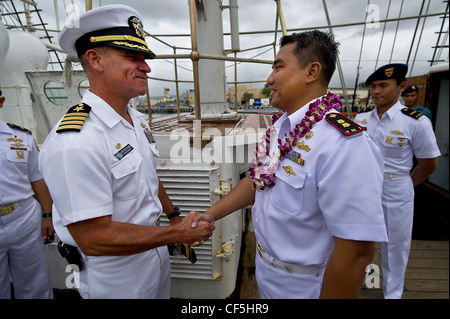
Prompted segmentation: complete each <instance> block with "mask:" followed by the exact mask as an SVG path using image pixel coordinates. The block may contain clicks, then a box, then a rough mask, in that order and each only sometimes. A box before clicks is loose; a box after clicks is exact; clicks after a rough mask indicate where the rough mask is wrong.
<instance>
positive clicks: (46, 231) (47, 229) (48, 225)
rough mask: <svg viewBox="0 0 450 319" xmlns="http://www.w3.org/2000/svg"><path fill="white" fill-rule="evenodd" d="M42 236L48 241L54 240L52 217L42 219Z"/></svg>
mask: <svg viewBox="0 0 450 319" xmlns="http://www.w3.org/2000/svg"><path fill="white" fill-rule="evenodd" d="M41 229H42V238H43V239H44V240H46V241H48V242H51V241H53V238H54V236H55V230H54V229H53V224H52V218H51V217H46V218H44V219H43V220H42V225H41Z"/></svg>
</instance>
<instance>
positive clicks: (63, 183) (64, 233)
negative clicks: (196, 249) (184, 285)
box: [39, 5, 214, 298]
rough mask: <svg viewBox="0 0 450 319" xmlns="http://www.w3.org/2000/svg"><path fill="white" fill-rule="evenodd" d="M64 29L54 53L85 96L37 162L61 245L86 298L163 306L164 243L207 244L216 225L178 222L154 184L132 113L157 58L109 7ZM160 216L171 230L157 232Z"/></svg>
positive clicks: (147, 138)
mask: <svg viewBox="0 0 450 319" xmlns="http://www.w3.org/2000/svg"><path fill="white" fill-rule="evenodd" d="M77 25H78V27H71V26H70V25H66V26H65V27H64V28H63V30H62V31H61V34H60V35H59V44H60V46H61V47H62V48H63V49H64V50H65V51H66V52H67V53H70V54H73V55H78V57H79V58H80V61H81V65H82V67H83V69H84V70H85V72H86V75H87V77H88V80H89V83H90V89H89V90H87V91H86V92H85V94H84V95H83V98H82V101H81V102H80V103H79V104H77V105H75V106H73V107H71V108H70V109H69V111H68V112H67V114H66V115H65V116H64V117H63V118H62V120H61V121H60V122H59V123H57V125H56V126H55V127H54V128H53V129H52V131H51V132H50V134H49V136H48V137H47V139H46V141H45V143H44V145H43V147H42V151H41V155H40V157H39V163H40V166H41V168H42V173H43V175H44V178H45V180H46V182H47V184H48V186H49V189H50V193H51V194H52V197H53V199H54V208H53V213H54V215H53V216H54V226H55V230H56V233H57V234H58V236H59V238H60V239H61V240H62V241H63V242H64V243H65V244H68V245H72V246H75V247H78V248H79V249H80V251H81V252H82V256H81V257H82V263H83V264H82V265H83V268H82V270H81V271H80V287H79V289H78V291H79V293H80V294H81V296H82V297H83V298H169V297H170V261H169V255H168V249H167V246H166V245H168V244H175V243H180V242H183V243H190V242H194V241H203V240H206V239H207V238H209V237H210V236H211V234H212V230H213V229H214V226H213V225H210V224H208V223H204V224H202V225H199V227H197V228H195V229H194V228H192V227H191V220H192V218H193V216H194V215H195V213H192V214H189V215H188V216H187V217H185V218H184V220H183V221H182V220H181V218H180V216H179V215H180V212H179V210H177V209H176V208H174V207H173V205H172V203H171V201H170V199H169V198H168V196H167V194H166V192H165V191H164V188H163V187H162V184H161V183H160V182H159V179H158V177H157V175H156V167H157V159H158V156H159V153H158V150H157V148H156V143H155V140H154V138H153V136H152V133H151V131H150V128H149V126H148V123H147V122H146V120H145V115H144V114H142V113H139V112H137V111H136V110H134V109H133V108H131V107H130V106H129V105H128V103H129V101H130V99H131V98H134V97H136V96H139V95H144V94H145V93H146V90H147V84H146V77H147V73H149V72H150V68H149V66H148V65H147V63H146V61H145V59H152V58H154V57H155V54H154V53H153V52H152V51H151V50H150V49H149V48H148V45H147V43H146V42H145V35H144V29H143V26H142V22H141V18H140V16H139V14H138V12H137V11H136V10H134V9H133V8H130V7H128V6H125V5H109V6H103V7H99V8H96V9H93V10H90V11H88V12H86V13H84V14H82V15H80V17H79V20H78V21H77ZM162 212H165V213H166V214H167V215H168V218H169V219H170V226H169V227H158V226H159V217H160V214H161V213H162Z"/></svg>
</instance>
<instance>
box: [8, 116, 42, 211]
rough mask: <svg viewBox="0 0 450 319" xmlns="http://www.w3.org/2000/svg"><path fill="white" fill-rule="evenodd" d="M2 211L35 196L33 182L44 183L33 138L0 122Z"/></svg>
mask: <svg viewBox="0 0 450 319" xmlns="http://www.w3.org/2000/svg"><path fill="white" fill-rule="evenodd" d="M0 150H1V153H0V165H1V170H2V172H1V174H0V207H3V206H6V205H9V204H11V203H15V202H18V201H21V200H24V199H27V198H30V197H31V196H33V195H34V192H33V189H32V188H31V184H30V183H31V182H35V181H38V180H40V179H42V175H41V173H40V171H39V167H38V154H39V152H38V150H37V148H36V144H35V142H34V139H33V137H32V135H31V134H28V133H26V132H23V131H21V130H19V129H13V128H11V127H9V126H8V125H6V123H4V122H2V121H0Z"/></svg>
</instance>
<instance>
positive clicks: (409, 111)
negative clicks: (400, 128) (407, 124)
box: [402, 107, 423, 120]
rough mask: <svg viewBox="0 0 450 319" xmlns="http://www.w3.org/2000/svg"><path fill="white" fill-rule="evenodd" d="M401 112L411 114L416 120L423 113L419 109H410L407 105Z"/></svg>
mask: <svg viewBox="0 0 450 319" xmlns="http://www.w3.org/2000/svg"><path fill="white" fill-rule="evenodd" d="M402 113H403V114H406V115H408V116H411V117H412V118H414V119H416V120H418V119H419V118H420V117H421V116H422V115H423V113H420V112H419V111H416V110H411V109H410V108H407V107H405V108H403V109H402Z"/></svg>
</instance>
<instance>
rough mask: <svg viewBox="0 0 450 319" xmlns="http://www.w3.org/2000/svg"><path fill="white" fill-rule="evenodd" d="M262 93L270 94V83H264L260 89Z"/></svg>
mask: <svg viewBox="0 0 450 319" xmlns="http://www.w3.org/2000/svg"><path fill="white" fill-rule="evenodd" d="M262 95H264V96H265V97H269V96H270V85H269V84H268V83H266V85H264V89H262Z"/></svg>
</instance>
